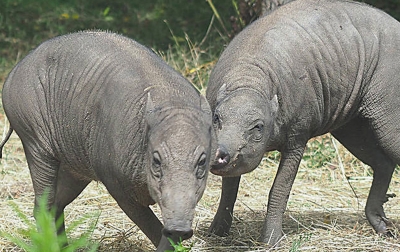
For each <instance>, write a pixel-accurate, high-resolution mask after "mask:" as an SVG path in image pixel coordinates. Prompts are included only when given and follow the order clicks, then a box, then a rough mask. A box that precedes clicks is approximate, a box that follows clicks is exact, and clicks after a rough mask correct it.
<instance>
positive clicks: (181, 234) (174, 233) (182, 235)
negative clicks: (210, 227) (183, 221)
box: [162, 228, 193, 241]
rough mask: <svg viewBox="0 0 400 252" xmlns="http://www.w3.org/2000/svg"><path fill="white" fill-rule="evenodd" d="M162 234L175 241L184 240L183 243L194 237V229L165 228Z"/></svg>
mask: <svg viewBox="0 0 400 252" xmlns="http://www.w3.org/2000/svg"><path fill="white" fill-rule="evenodd" d="M162 233H163V235H164V236H166V237H168V238H171V239H172V240H174V241H179V240H180V239H182V241H183V240H187V239H189V238H190V237H192V236H193V229H191V228H190V229H187V230H169V229H166V228H163V230H162Z"/></svg>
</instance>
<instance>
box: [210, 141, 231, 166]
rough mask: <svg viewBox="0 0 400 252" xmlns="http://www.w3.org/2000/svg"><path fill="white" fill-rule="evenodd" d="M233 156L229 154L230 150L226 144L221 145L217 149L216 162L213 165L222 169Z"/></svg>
mask: <svg viewBox="0 0 400 252" xmlns="http://www.w3.org/2000/svg"><path fill="white" fill-rule="evenodd" d="M230 159H231V157H230V156H229V153H228V151H227V150H226V148H225V146H223V145H220V146H219V147H218V149H217V153H216V154H215V162H214V163H213V164H212V165H211V166H212V168H213V169H220V168H223V167H224V166H226V165H227V164H228V163H229V161H230Z"/></svg>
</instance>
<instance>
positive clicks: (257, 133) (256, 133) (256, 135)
mask: <svg viewBox="0 0 400 252" xmlns="http://www.w3.org/2000/svg"><path fill="white" fill-rule="evenodd" d="M263 131H264V124H263V123H262V122H258V123H257V124H256V125H255V126H254V127H253V128H252V129H251V132H252V134H253V139H254V141H260V140H261V138H262V136H263Z"/></svg>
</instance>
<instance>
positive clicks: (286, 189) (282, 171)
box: [261, 144, 305, 245]
mask: <svg viewBox="0 0 400 252" xmlns="http://www.w3.org/2000/svg"><path fill="white" fill-rule="evenodd" d="M304 148H305V144H304V145H303V146H302V147H299V148H296V149H293V150H288V151H284V152H282V158H281V161H280V164H279V168H278V171H277V174H276V176H275V180H274V184H273V185H272V188H271V191H270V193H269V198H268V210H267V216H266V219H265V222H264V227H263V230H262V233H261V241H262V242H264V243H267V244H270V245H275V244H277V243H278V242H279V241H280V239H281V237H282V234H283V232H282V219H283V213H284V212H285V209H286V205H287V201H288V198H289V194H290V190H291V189H292V185H293V182H294V179H295V178H296V174H297V170H298V167H299V164H300V160H301V158H302V156H303V153H304Z"/></svg>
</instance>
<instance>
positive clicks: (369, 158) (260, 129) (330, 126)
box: [207, 0, 400, 244]
mask: <svg viewBox="0 0 400 252" xmlns="http://www.w3.org/2000/svg"><path fill="white" fill-rule="evenodd" d="M399 41H400V23H398V22H397V21H396V20H395V19H393V18H391V17H390V16H388V15H387V14H385V13H384V12H382V11H379V10H377V9H374V8H372V7H369V6H367V5H364V4H361V3H355V2H351V1H336V0H326V1H318V0H297V1H294V2H292V3H289V4H287V5H284V6H282V7H280V8H279V9H278V10H276V11H275V12H273V13H271V14H270V15H269V16H266V17H263V18H261V19H259V20H258V21H256V22H255V23H253V24H252V25H250V26H249V27H248V28H247V29H245V30H244V31H242V32H241V33H240V34H239V35H238V36H237V37H235V38H234V39H233V41H232V42H231V43H230V45H229V46H228V47H227V48H226V50H225V51H224V52H223V54H222V56H221V57H220V59H219V61H218V63H217V64H216V66H215V68H214V69H213V71H212V74H211V76H210V80H209V84H208V90H207V99H208V100H209V102H210V105H211V108H212V110H213V112H214V119H213V120H214V127H215V130H216V134H217V138H218V150H217V151H216V157H215V160H214V161H212V162H213V163H212V166H211V172H212V173H214V174H217V175H221V176H224V177H223V179H222V181H223V182H222V184H223V185H222V196H221V202H220V205H219V208H218V211H217V213H216V215H215V218H214V221H213V222H212V224H211V227H210V231H211V232H213V233H215V234H218V235H227V233H228V232H229V229H230V226H231V223H232V213H233V206H234V203H235V200H236V195H237V189H238V186H239V181H240V175H241V174H243V173H247V172H250V171H252V170H253V169H255V168H256V167H257V165H258V164H259V163H260V161H261V159H262V157H263V155H264V153H265V152H268V151H271V150H279V151H280V152H281V154H282V158H281V161H280V164H279V168H278V171H277V174H276V177H275V180H274V183H273V186H272V189H271V191H270V194H269V200H268V210H267V216H266V220H265V223H264V227H263V230H262V233H261V240H262V241H263V242H266V243H269V244H276V243H277V242H278V241H279V240H280V238H281V237H282V216H283V213H284V211H285V208H286V204H287V200H288V197H289V194H290V190H291V187H292V185H293V181H294V179H295V176H296V173H297V169H298V166H299V162H300V160H301V158H302V155H303V152H304V148H305V146H306V143H307V141H308V140H309V139H310V138H312V137H314V136H318V135H321V134H324V133H327V132H331V133H332V134H333V136H334V137H335V138H337V139H338V140H339V141H340V142H341V143H342V144H343V145H344V146H345V147H346V148H347V149H348V150H349V151H351V152H352V153H353V154H354V155H355V156H356V157H357V158H358V159H360V160H361V161H363V162H364V163H366V164H368V165H370V166H371V167H372V169H373V171H374V175H373V182H372V186H371V189H370V193H369V196H368V200H367V204H366V208H365V213H366V216H367V218H368V220H369V222H370V224H371V225H372V227H373V228H374V229H375V230H376V232H378V233H384V234H388V229H387V218H386V216H385V213H384V211H383V203H385V202H386V201H387V200H388V196H387V195H386V192H387V189H388V186H389V183H390V180H391V177H392V173H393V170H394V168H395V166H396V164H399V163H400V109H399V108H400V96H399V91H400V66H399V62H400V43H399Z"/></svg>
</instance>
